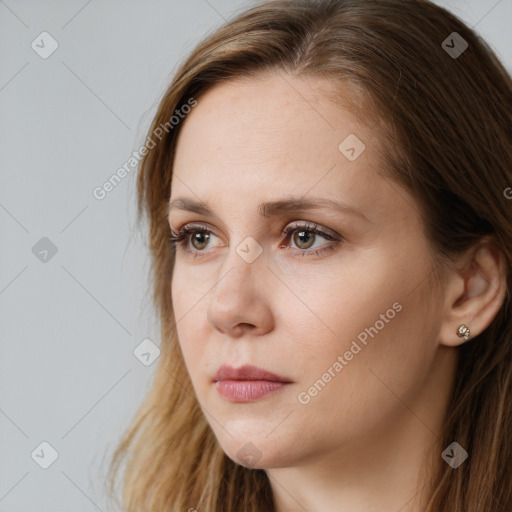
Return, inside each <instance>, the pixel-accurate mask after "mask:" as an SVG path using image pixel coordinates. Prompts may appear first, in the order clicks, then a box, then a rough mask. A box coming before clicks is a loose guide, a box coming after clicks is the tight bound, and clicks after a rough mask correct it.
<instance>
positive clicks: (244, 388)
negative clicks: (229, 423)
mask: <svg viewBox="0 0 512 512" xmlns="http://www.w3.org/2000/svg"><path fill="white" fill-rule="evenodd" d="M287 384H289V383H288V382H275V381H270V380H219V381H217V382H216V383H215V386H216V388H217V390H218V391H219V393H220V394H221V395H222V396H223V397H224V398H226V399H228V400H229V401H230V402H254V401H255V400H259V399H260V398H263V397H264V396H266V395H269V394H271V393H275V392H276V391H279V390H281V389H283V388H284V387H285V386H286V385H287Z"/></svg>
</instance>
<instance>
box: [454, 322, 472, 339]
mask: <svg viewBox="0 0 512 512" xmlns="http://www.w3.org/2000/svg"><path fill="white" fill-rule="evenodd" d="M470 334H471V331H470V330H469V327H468V326H467V325H466V324H461V325H459V328H458V329H457V336H458V337H459V338H464V341H463V343H464V342H465V341H468V338H469V335H470Z"/></svg>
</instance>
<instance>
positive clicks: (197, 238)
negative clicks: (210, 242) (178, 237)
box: [194, 233, 208, 246]
mask: <svg viewBox="0 0 512 512" xmlns="http://www.w3.org/2000/svg"><path fill="white" fill-rule="evenodd" d="M201 238H202V239H203V240H201ZM207 238H208V234H207V233H195V234H194V245H196V243H198V244H199V245H200V246H202V245H204V244H205V243H206V241H207Z"/></svg>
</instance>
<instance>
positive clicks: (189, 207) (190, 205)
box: [169, 197, 370, 222]
mask: <svg viewBox="0 0 512 512" xmlns="http://www.w3.org/2000/svg"><path fill="white" fill-rule="evenodd" d="M321 208H324V209H325V208H327V209H334V210H336V211H338V212H341V213H344V214H351V215H355V216H358V217H360V218H361V219H363V220H365V221H367V222H370V221H369V220H368V218H367V217H366V216H365V215H364V214H363V213H362V212H361V211H359V210H357V209H355V208H353V207H352V206H349V205H348V204H345V203H342V202H339V201H335V200H333V199H325V198H312V199H295V198H291V199H283V200H280V201H267V202H262V203H260V204H259V205H258V213H259V215H260V216H262V217H265V218H270V217H278V216H280V215H283V214H285V213H300V212H305V211H310V210H317V209H321ZM172 209H178V210H185V211H188V212H194V213H197V214H199V215H204V216H205V217H215V212H214V211H213V210H212V209H211V208H210V207H209V206H208V205H207V204H206V203H204V202H203V201H196V200H194V199H189V198H186V197H179V198H177V199H173V200H172V201H171V202H170V203H169V213H170V212H171V210H172Z"/></svg>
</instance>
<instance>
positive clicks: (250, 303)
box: [208, 237, 271, 334]
mask: <svg viewBox="0 0 512 512" xmlns="http://www.w3.org/2000/svg"><path fill="white" fill-rule="evenodd" d="M262 252H263V249H262V248H261V246H260V245H259V244H258V243H257V242H256V241H255V240H254V239H252V240H251V239H250V237H247V238H246V239H243V240H242V242H240V243H238V244H237V245H232V246H230V247H229V253H228V254H227V255H226V258H225V260H224V264H223V265H222V268H221V272H220V275H219V279H218V281H217V284H216V285H215V286H214V289H213V291H212V294H211V298H210V302H209V306H208V320H209V321H210V323H211V324H212V325H213V326H214V327H215V328H216V329H218V330H220V331H221V332H223V333H229V332H231V334H233V333H234V332H235V329H237V326H239V325H240V324H251V325H252V326H256V327H257V328H258V330H261V329H263V330H266V329H268V327H269V326H270V324H271V308H270V306H269V304H268V296H267V294H266V293H265V290H264V286H265V284H264V283H265V278H264V276H263V274H264V273H265V272H266V271H267V269H266V268H265V262H264V258H263V254H262Z"/></svg>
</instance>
